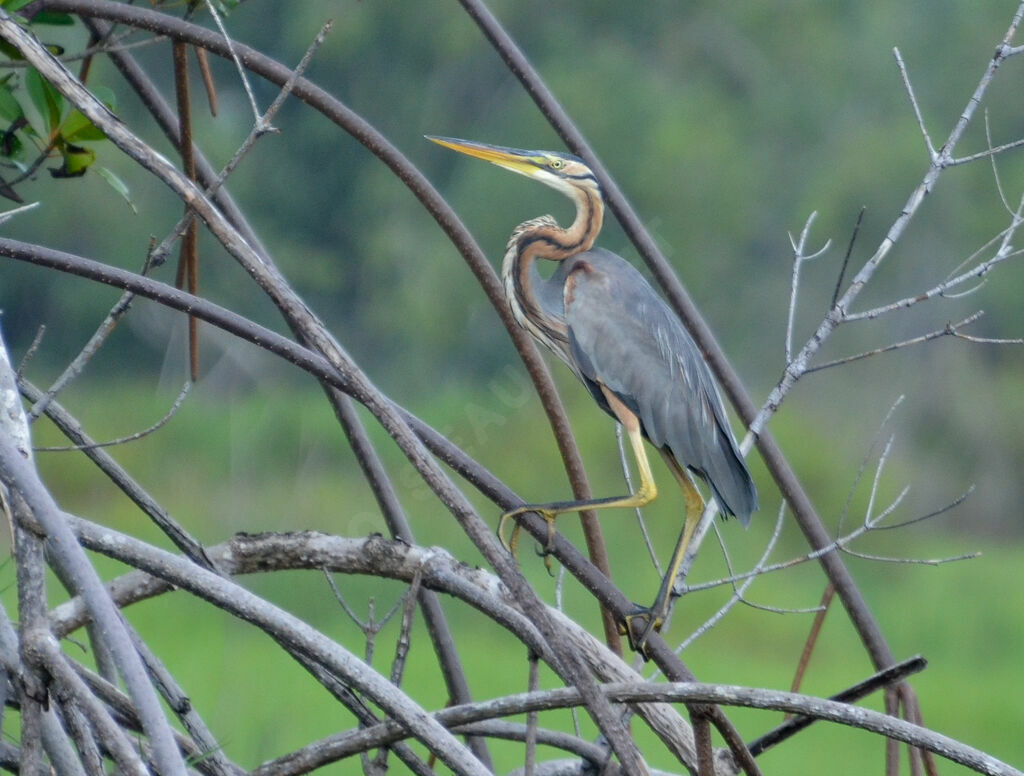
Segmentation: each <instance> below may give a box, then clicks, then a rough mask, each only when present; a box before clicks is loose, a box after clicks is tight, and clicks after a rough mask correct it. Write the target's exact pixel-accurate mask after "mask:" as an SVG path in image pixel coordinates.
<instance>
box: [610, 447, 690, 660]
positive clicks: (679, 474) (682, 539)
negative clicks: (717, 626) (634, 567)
mask: <svg viewBox="0 0 1024 776" xmlns="http://www.w3.org/2000/svg"><path fill="white" fill-rule="evenodd" d="M662 457H663V458H664V459H665V463H667V464H668V468H669V470H670V471H671V472H672V475H673V476H674V477H675V478H676V482H678V483H679V487H680V488H682V490H683V498H684V501H685V503H686V520H685V522H684V523H683V530H682V532H681V533H680V534H679V541H678V542H676V549H675V552H673V553H672V560H671V562H670V563H669V567H668V572H667V573H666V574H665V577H664V579H662V581H661V587H660V588H659V589H658V597H657V598H655V599H654V603H653V604H651V608H650V609H648V610H647V611H646V612H638V613H637V614H634V615H630V616H629V617H627V618H626V634H625V635H627V636H628V637H629V643H630V646H631V647H632V648H633V650H634V651H636V652H639V653H640V654H641V655H645V652H644V645H645V644H646V643H647V637H648V636H650V634H651V631H652V630H655V631H656V630H659V629H660V628H661V624H662V623H663V622H664V621H665V618H666V617H667V616H668V610H669V601H670V600H671V593H672V588H673V587H674V586H675V583H676V578H677V577H678V576H679V567H680V566H681V565H682V563H683V558H684V557H686V550H687V549H688V548H689V546H690V540H691V539H692V538H693V532H694V531H695V530H697V526H698V525H699V524H700V518H701V515H702V514H704V498H703V497H702V496H701V495H700V491H698V490H697V486H696V485H694V484H693V479H692V478H691V477H690V473H689V472H688V471H686V469H684V468H683V467H682V466H680V465H679V462H678V461H676V460H675V459H674V458H673V457H672V456H670V455H668V454H666V453H664V452H663V453H662ZM634 620H642V621H643V622H637V623H636V625H635V626H634ZM638 632H639V633H638Z"/></svg>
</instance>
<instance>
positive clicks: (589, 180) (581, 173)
mask: <svg viewBox="0 0 1024 776" xmlns="http://www.w3.org/2000/svg"><path fill="white" fill-rule="evenodd" d="M426 138H427V140H432V141H433V142H435V143H437V144H438V145H442V146H444V147H445V148H450V149H452V150H453V151H458V152H459V153H462V154H467V155H468V156H475V157H476V158H477V159H483V160H485V161H488V162H490V163H491V164H496V165H498V166H499V167H504V168H505V169H506V170H511V171H512V172H517V173H519V174H520V175H525V176H526V177H528V178H533V180H535V181H540V182H541V183H545V184H547V185H548V186H550V187H551V188H553V189H556V190H558V191H560V192H562V193H563V194H565V195H566V196H567V197H570V198H573V199H575V198H576V196H577V193H578V192H579V191H582V190H590V191H593V192H595V193H596V194H597V195H598V197H599V198H600V197H601V186H600V185H599V184H598V182H597V178H595V177H594V173H593V172H592V171H591V169H590V168H589V167H587V165H586V164H584V162H583V160H582V159H580V158H579V157H578V156H573V155H572V154H562V153H559V152H557V151H524V150H522V149H520V148H505V147H504V146H495V145H487V144H486V143H475V142H473V141H472V140H459V139H457V138H454V137H435V136H433V135H426Z"/></svg>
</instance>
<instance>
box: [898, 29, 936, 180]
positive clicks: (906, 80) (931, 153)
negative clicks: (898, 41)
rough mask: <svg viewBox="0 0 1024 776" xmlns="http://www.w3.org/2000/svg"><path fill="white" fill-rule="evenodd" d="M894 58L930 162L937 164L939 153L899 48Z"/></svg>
mask: <svg viewBox="0 0 1024 776" xmlns="http://www.w3.org/2000/svg"><path fill="white" fill-rule="evenodd" d="M892 53H893V56H894V57H896V67H898V68H899V71H900V78H902V79H903V86H904V87H905V88H906V90H907V97H909V98H910V105H911V107H912V108H913V109H914V118H916V119H917V126H918V128H919V129H920V130H921V136H922V137H923V138H924V143H925V146H926V147H927V149H928V161H930V162H933V163H934V162H935V161H936V159H937V157H938V155H939V154H938V152H937V151H936V150H935V146H934V145H933V144H932V139H931V137H929V135H928V129H927V127H925V125H924V117H923V116H921V106H920V105H918V104H917V97H915V96H914V88H913V87H912V86H911V85H910V75H909V74H908V73H907V66H906V65H905V64H904V63H903V56H902V55H901V54H900V50H899V49H898V48H894V49H893V50H892Z"/></svg>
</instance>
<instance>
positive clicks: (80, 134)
mask: <svg viewBox="0 0 1024 776" xmlns="http://www.w3.org/2000/svg"><path fill="white" fill-rule="evenodd" d="M60 135H61V137H63V138H64V139H65V140H66V141H67V142H69V143H80V142H83V141H86V140H106V139H107V136H106V135H104V134H103V130H102V129H100V128H99V127H97V126H96V125H95V124H93V123H92V122H91V121H90V120H89V118H88V117H87V116H86V115H85V114H83V113H82V112H81V111H80V110H78V109H77V108H76V109H75V110H73V111H71V113H69V114H68V117H67V118H66V119H64V123H63V124H61V126H60Z"/></svg>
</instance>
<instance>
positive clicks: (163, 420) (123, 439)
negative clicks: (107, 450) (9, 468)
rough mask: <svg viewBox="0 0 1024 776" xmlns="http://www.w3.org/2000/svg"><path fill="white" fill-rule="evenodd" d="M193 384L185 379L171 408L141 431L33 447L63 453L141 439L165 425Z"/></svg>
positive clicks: (45, 451)
mask: <svg viewBox="0 0 1024 776" xmlns="http://www.w3.org/2000/svg"><path fill="white" fill-rule="evenodd" d="M193 384H194V383H192V382H189V381H186V382H185V384H184V385H183V386H182V388H181V391H180V392H179V393H178V396H177V398H176V399H175V400H174V403H173V404H172V405H171V408H170V409H169V410H167V413H166V414H165V415H164V416H163V417H162V418H160V420H158V421H157V422H156V423H154V424H153V425H151V426H149V427H148V428H144V429H142V430H141V431H136V432H135V433H134V434H128V435H127V436H123V437H118V438H116V439H111V440H108V441H106V442H90V443H88V444H81V445H58V446H45V447H35V448H33V449H34V450H35V451H36V452H38V453H57V452H60V453H63V452H69V451H72V450H85V449H95V448H97V447H114V446H115V445H123V444H127V443H128V442H135V441H136V440H139V439H142V438H143V437H145V436H148V435H149V434H152V433H153V432H154V431H156V430H157V429H160V428H163V427H164V426H165V425H167V423H168V422H169V421H170V420H171V418H173V417H174V416H175V415H176V414H177V412H178V410H179V409H180V408H181V405H182V404H183V403H184V401H185V397H186V396H188V393H189V391H190V390H191V388H192V386H193ZM47 396H49V393H48V394H47ZM45 400H46V397H45V396H44V397H43V399H41V400H40V401H39V402H36V404H33V405H32V409H35V408H36V407H38V406H39V405H40V404H42V402H43V401H45Z"/></svg>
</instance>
